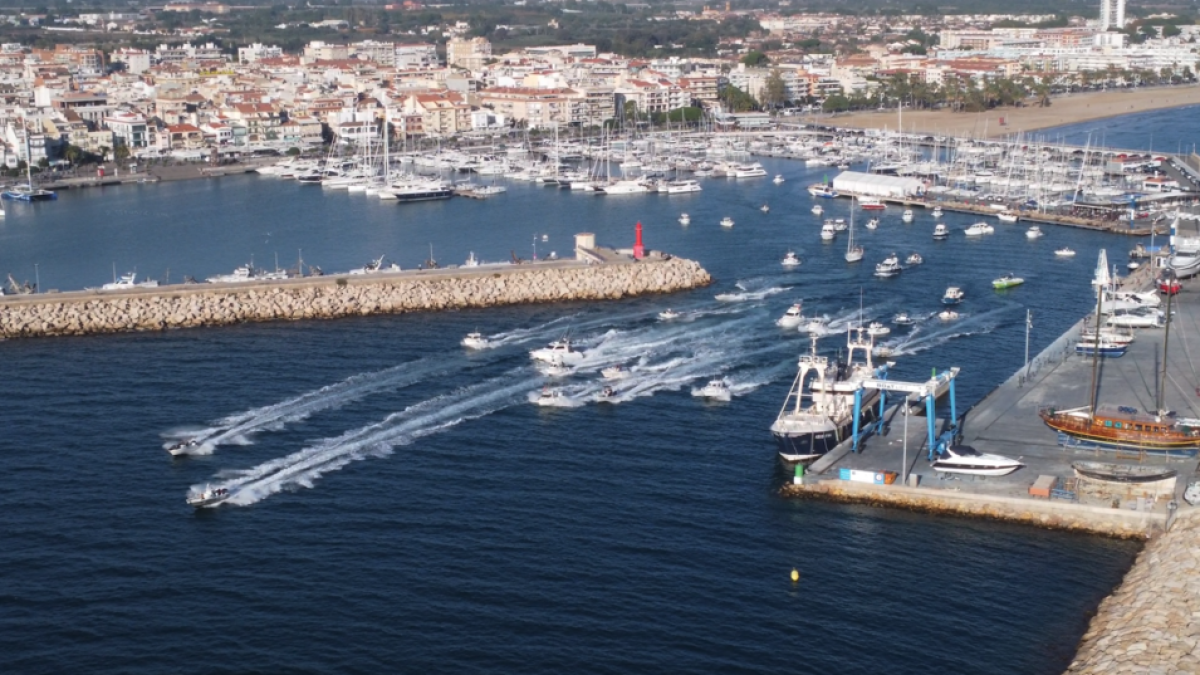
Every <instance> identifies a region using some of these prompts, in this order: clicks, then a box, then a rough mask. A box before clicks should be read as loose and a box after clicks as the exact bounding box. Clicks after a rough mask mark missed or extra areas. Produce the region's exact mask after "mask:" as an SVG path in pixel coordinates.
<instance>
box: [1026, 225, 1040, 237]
mask: <svg viewBox="0 0 1200 675" xmlns="http://www.w3.org/2000/svg"><path fill="white" fill-rule="evenodd" d="M1025 236H1026V237H1027V238H1029V239H1038V238H1040V237H1041V236H1042V228H1040V227H1038V226H1037V225H1034V226H1033V227H1031V228H1029V229H1028V230H1025Z"/></svg>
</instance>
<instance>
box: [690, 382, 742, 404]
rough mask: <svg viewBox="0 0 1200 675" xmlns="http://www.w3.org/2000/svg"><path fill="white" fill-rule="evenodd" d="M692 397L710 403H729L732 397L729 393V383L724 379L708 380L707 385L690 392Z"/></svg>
mask: <svg viewBox="0 0 1200 675" xmlns="http://www.w3.org/2000/svg"><path fill="white" fill-rule="evenodd" d="M692 395H693V396H696V397H698V398H706V399H709V400H711V401H729V400H731V399H732V398H733V395H732V394H731V393H730V391H729V382H727V381H726V380H725V379H724V378H721V379H719V380H709V381H708V384H706V385H704V386H703V387H701V388H699V389H696V390H694V391H693V392H692Z"/></svg>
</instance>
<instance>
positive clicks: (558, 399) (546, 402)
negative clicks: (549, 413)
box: [533, 387, 567, 406]
mask: <svg viewBox="0 0 1200 675" xmlns="http://www.w3.org/2000/svg"><path fill="white" fill-rule="evenodd" d="M566 400H567V395H566V394H564V393H563V392H562V391H561V390H559V389H551V388H549V387H542V392H541V393H540V394H538V397H537V398H535V399H534V400H533V403H534V405H541V406H556V405H562V403H563V402H564V401H566Z"/></svg>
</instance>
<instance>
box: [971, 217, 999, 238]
mask: <svg viewBox="0 0 1200 675" xmlns="http://www.w3.org/2000/svg"><path fill="white" fill-rule="evenodd" d="M995 231H996V228H994V227H992V226H991V225H988V224H987V223H985V222H982V221H981V222H978V223H975V224H974V225H972V226H970V227H968V228H967V229H966V230H964V232H963V233H964V234H966V235H967V236H968V237H979V236H982V235H985V234H992V233H994V232H995Z"/></svg>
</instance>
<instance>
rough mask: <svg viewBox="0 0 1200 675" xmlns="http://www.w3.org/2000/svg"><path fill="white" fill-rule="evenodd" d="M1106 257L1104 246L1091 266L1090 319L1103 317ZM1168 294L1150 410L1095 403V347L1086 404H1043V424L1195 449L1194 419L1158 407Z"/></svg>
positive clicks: (1089, 439)
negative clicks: (1093, 304) (1093, 272)
mask: <svg viewBox="0 0 1200 675" xmlns="http://www.w3.org/2000/svg"><path fill="white" fill-rule="evenodd" d="M1107 268H1108V260H1107V256H1106V255H1105V253H1104V251H1101V252H1100V261H1099V265H1098V267H1097V270H1096V280H1095V282H1094V283H1095V284H1096V286H1097V297H1096V325H1097V326H1099V325H1100V321H1101V317H1103V316H1104V315H1103V313H1102V309H1103V302H1104V289H1105V286H1107V284H1108V280H1109V277H1108V269H1107ZM1171 298H1172V296H1170V295H1168V296H1167V324H1166V330H1165V331H1164V332H1163V359H1162V372H1161V373H1160V374H1159V381H1158V392H1157V396H1156V401H1155V411H1154V412H1153V413H1150V412H1142V411H1139V410H1138V409H1137V408H1133V407H1129V406H1101V405H1098V404H1097V401H1096V399H1097V393H1098V389H1099V384H1100V383H1099V380H1098V378H1097V373H1098V366H1099V359H1100V356H1099V353H1096V354H1094V355H1093V357H1092V387H1091V400H1090V401H1089V403H1088V405H1085V406H1082V407H1078V408H1071V409H1067V410H1057V409H1055V408H1053V407H1049V408H1043V409H1041V410H1039V411H1038V415H1039V416H1040V417H1041V418H1042V421H1043V422H1045V423H1046V426H1048V427H1050V428H1051V429H1054V430H1055V431H1058V432H1061V433H1063V434H1066V435H1068V436H1070V437H1071V438H1074V439H1076V440H1078V441H1081V442H1083V443H1087V444H1091V445H1094V446H1098V447H1101V448H1108V449H1114V450H1121V449H1126V450H1134V451H1139V452H1154V453H1167V454H1171V455H1187V456H1194V455H1196V454H1197V451H1198V450H1200V420H1198V419H1186V418H1181V417H1177V416H1176V415H1175V413H1173V412H1168V411H1166V410H1164V409H1163V386H1164V383H1165V382H1166V376H1167V358H1166V354H1167V345H1168V341H1169V339H1170V335H1171V320H1170V317H1171Z"/></svg>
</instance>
